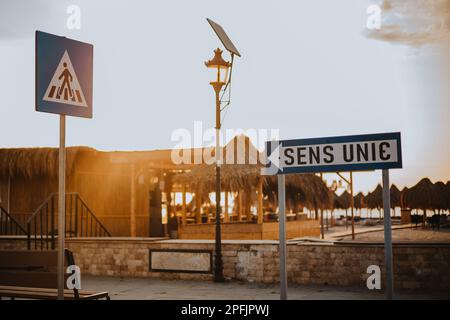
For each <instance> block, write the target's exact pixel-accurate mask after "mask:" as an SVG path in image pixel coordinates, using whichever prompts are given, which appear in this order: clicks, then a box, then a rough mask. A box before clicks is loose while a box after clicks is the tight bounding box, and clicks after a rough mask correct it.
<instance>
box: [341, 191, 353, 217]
mask: <svg viewBox="0 0 450 320" xmlns="http://www.w3.org/2000/svg"><path fill="white" fill-rule="evenodd" d="M339 199H341V201H342V204H343V205H344V209H345V211H346V212H347V209H348V208H350V206H351V204H352V196H351V195H350V193H349V192H348V191H347V190H346V191H344V192H343V193H342V194H341V195H340V196H339Z"/></svg>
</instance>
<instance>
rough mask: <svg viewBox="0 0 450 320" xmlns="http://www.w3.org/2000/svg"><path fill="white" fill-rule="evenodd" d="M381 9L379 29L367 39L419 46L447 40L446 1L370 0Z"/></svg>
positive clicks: (449, 12) (449, 6)
mask: <svg viewBox="0 0 450 320" xmlns="http://www.w3.org/2000/svg"><path fill="white" fill-rule="evenodd" d="M372 4H375V5H378V6H379V7H380V8H381V28H380V29H378V30H377V29H374V30H369V29H367V31H365V34H366V36H367V37H369V38H373V39H378V40H382V41H387V42H392V43H401V44H407V45H412V46H421V45H424V44H428V43H442V42H448V41H449V40H450V0H372Z"/></svg>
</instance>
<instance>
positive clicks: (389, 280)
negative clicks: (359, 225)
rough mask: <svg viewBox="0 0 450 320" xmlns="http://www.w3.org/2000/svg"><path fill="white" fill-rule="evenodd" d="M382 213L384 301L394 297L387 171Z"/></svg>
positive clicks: (389, 196)
mask: <svg viewBox="0 0 450 320" xmlns="http://www.w3.org/2000/svg"><path fill="white" fill-rule="evenodd" d="M382 175H383V211H384V265H385V270H386V299H388V300H392V298H393V296H394V267H393V254H392V229H391V195H390V189H389V169H383V173H382Z"/></svg>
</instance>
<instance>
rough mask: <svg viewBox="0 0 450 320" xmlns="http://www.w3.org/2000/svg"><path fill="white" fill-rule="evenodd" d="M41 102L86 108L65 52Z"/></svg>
mask: <svg viewBox="0 0 450 320" xmlns="http://www.w3.org/2000/svg"><path fill="white" fill-rule="evenodd" d="M42 100H46V101H52V102H59V103H65V104H70V105H74V106H80V107H87V103H86V99H85V98H84V94H83V91H82V90H81V87H80V83H79V82H78V79H77V75H76V73H75V70H74V68H73V65H72V62H71V61H70V58H69V54H68V53H67V50H66V51H64V54H63V56H62V58H61V60H60V61H59V64H58V67H57V68H56V71H55V73H54V74H53V77H52V80H51V81H50V84H49V85H48V87H47V90H46V91H45V94H44V97H43V98H42Z"/></svg>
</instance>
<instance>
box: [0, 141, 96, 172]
mask: <svg viewBox="0 0 450 320" xmlns="http://www.w3.org/2000/svg"><path fill="white" fill-rule="evenodd" d="M85 152H96V151H95V150H94V149H91V148H88V147H68V148H67V150H66V169H67V170H66V172H68V173H69V172H71V171H72V169H73V166H74V163H75V159H76V158H77V156H79V155H80V154H81V153H85ZM58 160H59V153H58V148H8V149H0V176H3V177H8V176H9V177H16V176H22V177H25V178H33V177H37V176H49V177H56V176H58Z"/></svg>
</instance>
